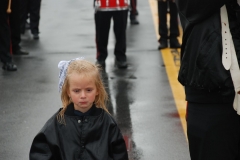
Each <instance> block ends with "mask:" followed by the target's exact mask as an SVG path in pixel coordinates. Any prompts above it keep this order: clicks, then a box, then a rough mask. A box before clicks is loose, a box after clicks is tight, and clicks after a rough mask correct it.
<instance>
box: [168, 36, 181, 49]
mask: <svg viewBox="0 0 240 160" xmlns="http://www.w3.org/2000/svg"><path fill="white" fill-rule="evenodd" d="M170 48H181V45H180V43H179V42H178V39H177V38H172V39H170Z"/></svg>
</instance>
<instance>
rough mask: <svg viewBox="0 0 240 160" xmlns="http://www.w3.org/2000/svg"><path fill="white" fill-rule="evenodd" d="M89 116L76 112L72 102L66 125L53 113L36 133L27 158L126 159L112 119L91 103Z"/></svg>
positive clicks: (125, 151) (123, 146)
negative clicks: (78, 114) (79, 114)
mask: <svg viewBox="0 0 240 160" xmlns="http://www.w3.org/2000/svg"><path fill="white" fill-rule="evenodd" d="M90 110H91V112H90V113H89V114H90V115H89V116H76V114H74V111H75V110H74V107H73V104H70V105H69V106H68V107H67V110H66V112H65V122H66V125H64V124H60V123H59V122H58V121H57V118H56V116H57V114H58V112H59V111H58V112H57V113H56V114H54V115H53V116H52V117H51V118H50V119H49V120H48V121H47V122H46V124H45V125H44V127H43V128H42V129H41V131H40V132H39V133H38V134H37V135H36V137H35V138H34V140H33V143H32V146H31V149H30V155H29V156H30V160H128V154H127V149H126V145H125V142H124V139H123V137H122V134H121V132H120V129H119V128H118V126H117V124H116V122H115V121H114V119H113V118H112V117H111V116H110V115H109V114H108V113H107V112H105V111H104V110H103V109H100V108H96V107H95V106H93V107H92V108H91V109H90Z"/></svg>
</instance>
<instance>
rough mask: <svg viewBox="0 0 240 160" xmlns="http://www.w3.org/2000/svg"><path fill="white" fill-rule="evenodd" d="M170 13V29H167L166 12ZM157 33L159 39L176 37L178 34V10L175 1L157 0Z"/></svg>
mask: <svg viewBox="0 0 240 160" xmlns="http://www.w3.org/2000/svg"><path fill="white" fill-rule="evenodd" d="M168 8H169V13H170V26H169V27H170V30H168V26H167V13H168ZM158 18H159V20H158V21H159V25H158V33H159V35H160V37H161V39H164V40H166V39H168V38H177V37H178V36H179V28H178V11H177V6H176V3H174V2H171V1H168V2H162V1H158Z"/></svg>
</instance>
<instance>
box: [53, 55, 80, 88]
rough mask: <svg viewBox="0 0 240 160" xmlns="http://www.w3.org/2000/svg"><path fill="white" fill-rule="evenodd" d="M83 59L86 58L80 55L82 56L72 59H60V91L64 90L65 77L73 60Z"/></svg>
mask: <svg viewBox="0 0 240 160" xmlns="http://www.w3.org/2000/svg"><path fill="white" fill-rule="evenodd" d="M83 59H84V57H80V58H75V59H72V60H70V61H60V62H59V63H58V68H59V69H60V72H59V83H58V90H59V92H61V91H62V86H63V84H64V81H65V78H66V76H67V68H68V66H69V64H70V63H71V62H72V61H76V60H83Z"/></svg>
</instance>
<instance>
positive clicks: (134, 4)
mask: <svg viewBox="0 0 240 160" xmlns="http://www.w3.org/2000/svg"><path fill="white" fill-rule="evenodd" d="M130 6H131V10H130V18H131V17H134V16H136V12H137V0H130Z"/></svg>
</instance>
